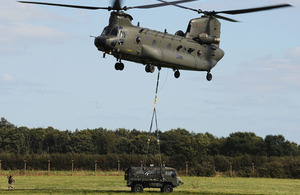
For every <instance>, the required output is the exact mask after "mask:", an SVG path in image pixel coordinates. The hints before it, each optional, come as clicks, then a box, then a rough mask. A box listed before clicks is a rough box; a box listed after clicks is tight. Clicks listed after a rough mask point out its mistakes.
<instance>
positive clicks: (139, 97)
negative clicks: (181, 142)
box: [0, 0, 300, 144]
mask: <svg viewBox="0 0 300 195" xmlns="http://www.w3.org/2000/svg"><path fill="white" fill-rule="evenodd" d="M44 2H53V3H64V4H76V5H91V6H108V5H111V1H108V0H98V1H95V0H60V1H59V0H45V1H44ZM148 3H156V1H155V0H125V1H124V2H123V4H124V5H127V6H134V5H143V4H148ZM279 3H290V4H292V5H293V6H294V7H292V8H283V9H278V10H273V11H265V12H257V13H251V14H242V15H234V16H230V17H231V18H233V19H236V20H239V21H241V22H239V23H231V22H228V21H221V22H222V28H221V43H220V48H221V49H222V50H224V51H225V56H224V58H223V59H222V60H221V61H219V63H218V64H217V66H216V67H215V68H213V69H212V71H211V73H212V74H213V80H212V81H210V82H208V81H206V78H205V77H206V72H195V71H181V76H180V78H179V79H175V78H174V76H173V70H171V69H162V70H161V74H160V86H159V92H158V102H157V117H158V128H159V129H160V130H161V131H168V130H170V129H176V128H185V129H187V130H189V131H191V132H192V131H193V132H195V133H205V132H209V133H211V134H213V135H215V136H217V137H228V136H229V135H230V134H231V133H234V132H237V131H242V132H254V133H255V134H256V135H257V136H261V137H263V138H264V137H265V136H266V135H279V134H281V135H283V136H284V137H285V138H286V140H289V141H293V142H296V143H298V144H300V103H299V99H300V38H299V32H300V26H299V22H298V21H297V20H299V18H300V1H298V0H247V1H239V0H199V1H195V2H190V3H186V4H185V6H188V7H192V8H201V9H202V10H232V9H243V8H249V7H250V8H251V7H260V6H266V5H272V4H279ZM127 13H129V14H130V15H132V16H133V18H134V19H133V21H132V23H133V24H134V25H136V24H137V23H138V22H140V26H142V27H147V28H150V29H153V30H159V31H162V32H163V31H164V29H167V30H168V32H169V33H175V32H176V31H177V30H183V31H185V30H186V28H187V25H188V22H189V20H190V19H192V18H197V17H200V15H198V14H197V13H196V12H192V11H189V10H184V9H179V8H177V7H174V6H169V7H161V8H155V9H148V10H141V9H139V10H138V9H135V10H134V9H133V10H129V11H127ZM109 15H110V13H109V12H108V11H106V10H98V11H91V10H78V9H71V8H60V7H51V6H40V5H29V4H21V3H17V2H16V1H15V0H1V6H0V117H4V118H6V119H7V120H8V121H9V122H11V123H13V124H15V125H17V126H27V127H29V128H38V127H43V128H46V127H48V126H52V127H54V128H56V129H59V130H71V131H74V130H76V129H79V130H81V129H87V128H90V129H94V128H98V127H102V128H107V129H112V130H114V129H117V128H126V129H130V130H132V129H137V130H140V131H148V130H149V128H150V121H151V117H152V111H153V106H154V95H155V85H156V77H157V71H156V72H154V73H153V74H149V73H146V72H145V69H144V66H143V65H141V64H137V63H133V62H129V61H123V63H124V64H125V69H124V70H123V71H116V70H115V69H114V64H115V61H116V60H115V59H114V57H113V56H110V55H107V56H106V58H105V59H104V58H102V54H101V53H100V52H99V51H98V50H97V49H96V47H95V46H94V39H93V38H92V37H90V36H98V35H100V33H101V32H102V30H103V28H104V27H105V26H107V24H108V20H109ZM224 16H225V15H224ZM226 16H228V15H226Z"/></svg>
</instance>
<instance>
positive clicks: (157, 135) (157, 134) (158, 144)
mask: <svg viewBox="0 0 300 195" xmlns="http://www.w3.org/2000/svg"><path fill="white" fill-rule="evenodd" d="M159 76H160V70H159V69H158V74H157V81H156V89H155V99H154V108H153V114H152V119H151V124H150V129H149V133H148V141H147V153H146V155H147V156H148V155H149V145H150V141H151V132H152V127H153V120H154V119H155V125H156V139H157V149H158V154H159V166H161V165H162V163H161V155H160V143H159V130H158V123H157V115H156V103H157V93H158V85H159ZM145 165H146V161H145Z"/></svg>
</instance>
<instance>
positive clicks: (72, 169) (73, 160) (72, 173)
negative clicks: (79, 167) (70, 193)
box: [72, 160, 74, 176]
mask: <svg viewBox="0 0 300 195" xmlns="http://www.w3.org/2000/svg"><path fill="white" fill-rule="evenodd" d="M73 171H74V160H72V176H73Z"/></svg>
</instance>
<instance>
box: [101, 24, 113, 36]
mask: <svg viewBox="0 0 300 195" xmlns="http://www.w3.org/2000/svg"><path fill="white" fill-rule="evenodd" d="M110 31H111V29H110V28H109V27H108V26H107V27H105V28H104V30H103V32H102V34H101V35H109V34H110Z"/></svg>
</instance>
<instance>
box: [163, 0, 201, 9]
mask: <svg viewBox="0 0 300 195" xmlns="http://www.w3.org/2000/svg"><path fill="white" fill-rule="evenodd" d="M157 1H159V2H162V3H169V2H167V1H164V0H157ZM174 6H176V7H179V8H182V9H187V10H192V11H195V12H199V11H201V10H198V9H193V8H189V7H185V6H182V5H177V4H174Z"/></svg>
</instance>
